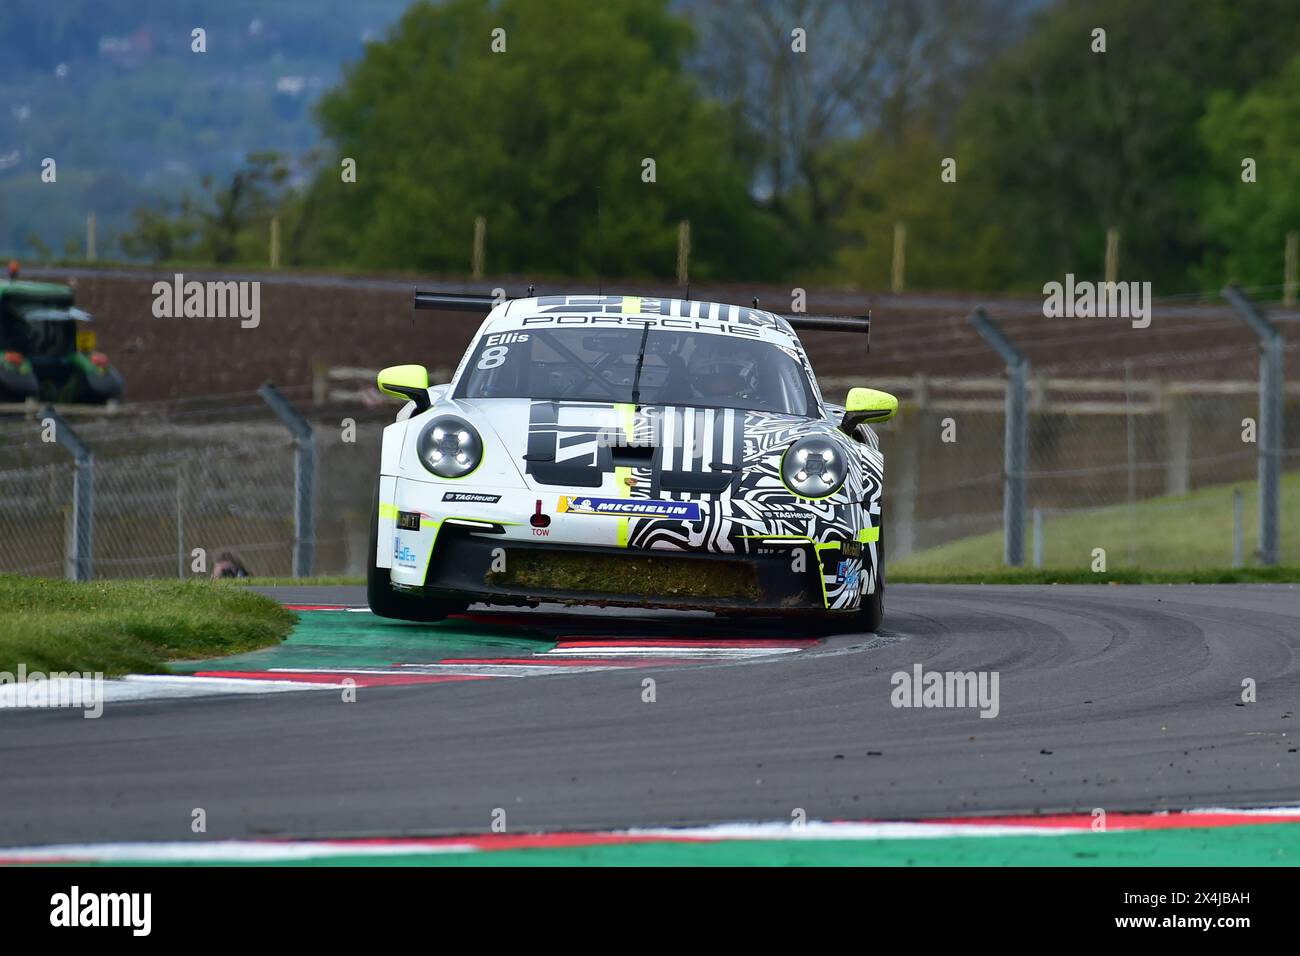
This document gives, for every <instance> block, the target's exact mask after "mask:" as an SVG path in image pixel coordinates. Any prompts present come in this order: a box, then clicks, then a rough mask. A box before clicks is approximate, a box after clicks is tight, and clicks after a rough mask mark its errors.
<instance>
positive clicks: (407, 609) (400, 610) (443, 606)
mask: <svg viewBox="0 0 1300 956" xmlns="http://www.w3.org/2000/svg"><path fill="white" fill-rule="evenodd" d="M378 552H379V486H378V485H376V486H375V498H374V502H373V503H372V505H371V508H370V558H369V560H368V561H367V569H366V570H367V573H366V602H367V603H368V604H369V605H370V612H371V613H372V614H377V615H379V616H380V617H388V618H393V619H394V620H398V621H415V622H416V623H419V624H433V623H435V622H437V621H441V620H442V619H443V618H445V617H446V616H447V615H449V614H459V613H460V612H462V611H464V610H465V608H467V607H468V606H469V604H468V602H464V601H454V600H444V599H439V598H424V597H419V596H417V595H414V594H405V593H403V592H401V591H394V590H393V584H392V581H391V580H390V579H389V576H388V568H381V567H379V566H378V564H376V563H375V562H376V557H375V556H376V555H377V554H378Z"/></svg>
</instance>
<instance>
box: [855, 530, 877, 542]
mask: <svg viewBox="0 0 1300 956" xmlns="http://www.w3.org/2000/svg"><path fill="white" fill-rule="evenodd" d="M858 540H859V541H861V542H862V543H863V544H866V543H867V542H868V541H879V540H880V529H879V528H863V529H862V530H861V531H859V532H858Z"/></svg>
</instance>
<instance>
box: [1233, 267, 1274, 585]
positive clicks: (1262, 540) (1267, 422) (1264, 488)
mask: <svg viewBox="0 0 1300 956" xmlns="http://www.w3.org/2000/svg"><path fill="white" fill-rule="evenodd" d="M1223 297H1224V298H1225V299H1227V300H1228V303H1229V304H1230V305H1231V306H1232V308H1233V309H1234V310H1235V311H1236V313H1237V314H1238V315H1239V316H1241V317H1242V319H1244V320H1245V322H1246V324H1247V325H1249V326H1250V328H1251V331H1253V332H1254V333H1255V334H1256V335H1257V336H1258V337H1259V423H1258V425H1259V427H1258V434H1257V435H1256V436H1255V437H1256V440H1257V442H1258V448H1259V453H1258V454H1259V563H1260V564H1264V565H1272V564H1277V561H1278V538H1279V510H1280V507H1281V502H1280V497H1279V494H1280V488H1281V485H1280V481H1281V478H1282V392H1283V390H1284V388H1285V385H1284V380H1285V376H1286V371H1285V366H1284V364H1283V349H1284V347H1285V341H1284V340H1283V338H1282V333H1281V332H1280V331H1279V330H1278V328H1277V326H1275V325H1274V324H1273V323H1272V322H1270V321H1269V320H1268V319H1267V318H1266V317H1265V315H1264V310H1263V309H1261V308H1260V307H1259V306H1257V305H1256V304H1255V303H1254V302H1253V301H1251V299H1250V297H1249V296H1247V295H1246V293H1244V292H1242V291H1241V289H1239V288H1238V287H1237V286H1235V285H1230V286H1228V287H1227V288H1226V289H1224V290H1223Z"/></svg>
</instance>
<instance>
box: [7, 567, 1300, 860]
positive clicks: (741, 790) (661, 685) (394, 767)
mask: <svg viewBox="0 0 1300 956" xmlns="http://www.w3.org/2000/svg"><path fill="white" fill-rule="evenodd" d="M279 596H282V597H286V598H287V592H286V593H282V594H280V595H279ZM357 599H358V592H357V590H356V589H347V588H341V589H335V588H330V589H314V590H304V589H293V591H292V600H294V601H299V602H318V601H319V602H330V603H349V602H356V601H357ZM887 608H888V609H887V613H886V626H885V627H884V628H882V630H881V633H880V635H878V636H872V635H856V636H853V635H841V636H837V637H834V638H831V639H828V640H827V641H826V642H825V643H824V644H822V645H820V646H819V647H818V648H816V649H814V650H808V651H803V652H800V653H797V654H787V655H782V656H780V657H777V658H771V659H762V660H752V661H737V662H729V663H726V664H699V665H688V666H677V667H673V668H664V669H662V670H656V669H654V668H653V667H652V668H649V669H638V670H629V671H626V672H617V671H613V672H611V671H605V672H598V673H575V674H571V675H568V674H566V675H563V676H558V677H546V678H540V679H532V678H529V679H518V680H482V681H465V682H460V683H447V684H437V685H433V686H428V685H425V686H395V687H366V688H361V689H359V691H358V698H357V701H356V702H355V703H351V704H344V703H342V702H341V701H340V699H339V696H338V695H337V694H336V693H332V692H325V691H322V692H312V693H292V694H269V695H265V696H252V697H249V696H240V697H212V698H204V699H193V700H166V701H144V702H136V703H129V704H118V705H115V706H112V707H109V708H107V709H106V710H105V713H104V716H103V717H102V718H100V719H98V720H84V719H82V717H81V714H80V712H76V711H66V710H49V711H21V712H10V713H6V714H4V715H0V766H3V768H4V771H3V773H2V774H0V844H3V845H20V844H32V843H54V842H72V841H82V840H98V841H103V840H144V839H153V840H177V839H185V838H191V839H192V838H193V835H192V834H191V830H190V821H191V819H192V817H191V814H192V812H193V810H194V809H195V808H199V807H201V808H203V809H204V810H205V811H206V814H207V834H206V836H207V838H209V839H212V838H224V837H275V836H300V837H310V836H315V837H319V836H361V835H370V836H373V835H381V834H382V835H401V834H439V833H455V832H482V831H486V830H488V829H489V827H490V825H491V823H492V814H493V811H494V810H496V809H498V808H500V809H504V810H505V811H506V813H507V815H508V820H509V827H510V829H511V830H512V831H521V830H546V829H560V828H563V829H584V828H596V827H609V828H616V827H627V826H642V825H645V826H651V825H653V826H661V825H678V824H706V823H712V822H723V821H735V820H773V821H786V822H789V821H790V820H791V816H792V813H794V812H795V811H796V809H801V810H803V811H804V813H806V815H807V818H808V819H810V820H813V819H824V820H832V819H916V818H919V817H945V816H951V815H963V814H976V813H979V814H998V813H1019V812H1025V811H1069V810H1075V811H1084V812H1087V811H1090V810H1091V809H1093V808H1096V807H1101V808H1104V809H1106V810H1107V811H1108V812H1113V811H1121V810H1152V809H1155V810H1160V809H1176V808H1191V807H1210V806H1233V807H1250V806H1269V805H1295V804H1297V803H1300V799H1298V798H1300V754H1298V753H1297V745H1300V721H1298V720H1297V718H1296V716H1295V714H1296V711H1297V710H1300V707H1298V706H1297V704H1300V587H1297V586H1287V585H1276V586H1216V587H1195V586H1174V587H1168V586H1146V587H1132V586H1125V587H1106V586H1095V587H1065V586H1058V587H1029V586H1019V587H954V586H928V585H914V586H899V585H895V586H892V587H891V588H890V591H889V596H888V602H887ZM578 618H581V619H583V620H587V621H590V620H591V619H592V618H595V619H596V620H598V621H599V622H600V626H602V627H604V628H605V631H606V633H611V632H613V630H614V628H615V626H616V625H618V624H619V623H620V622H622V621H626V620H627V618H626V616H612V615H610V614H609V613H608V612H598V613H593V612H587V614H585V615H582V614H579V615H575V620H576V619H578ZM680 620H681V619H678V623H680ZM690 624H691V625H692V626H695V627H696V628H697V629H698V628H699V626H701V625H703V626H708V625H709V621H708V620H707V619H704V620H701V619H699V618H698V617H697V618H692V619H690ZM762 633H765V634H768V635H770V636H788V635H789V633H790V632H789V631H788V630H782V629H780V628H775V629H767V630H765V631H764V632H762ZM918 663H919V664H921V665H922V666H923V667H924V668H925V669H926V670H939V671H949V670H960V671H972V670H975V671H981V670H986V671H996V672H998V674H999V676H1000V713H999V715H998V716H997V717H996V718H994V719H985V718H980V717H979V716H978V712H977V711H976V710H973V709H967V710H959V709H951V708H949V709H904V708H895V707H894V706H892V704H891V691H892V689H893V685H892V682H891V675H892V674H893V673H894V672H896V671H907V672H910V671H911V670H912V667H913V665H914V664H918ZM647 676H650V677H653V678H655V681H656V700H655V702H653V703H645V702H643V700H642V688H643V685H642V681H643V680H644V679H645V678H646V677H647ZM1246 678H1251V679H1253V680H1254V681H1255V682H1256V686H1257V702H1255V703H1243V702H1242V699H1241V695H1242V681H1243V680H1244V679H1246Z"/></svg>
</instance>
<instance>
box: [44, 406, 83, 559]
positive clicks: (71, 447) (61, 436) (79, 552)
mask: <svg viewBox="0 0 1300 956" xmlns="http://www.w3.org/2000/svg"><path fill="white" fill-rule="evenodd" d="M40 425H41V427H42V428H47V427H50V426H53V428H54V440H55V441H56V442H58V443H59V444H60V445H62V446H63V447H64V448H66V449H67V450H68V451H69V452H70V453H71V455H72V468H73V471H72V531H71V534H69V535H68V538H67V544H66V546H65V550H64V567H65V573H66V575H67V578H68V580H69V581H89V580H90V579H91V577H92V576H93V575H94V572H95V567H94V551H95V456H94V455H93V454H91V451H90V448H89V447H87V445H86V443H85V442H83V441H82V440H81V438H80V437H79V436H78V435H77V433H76V432H75V431H73V430H72V426H71V425H69V424H68V423H67V422H66V421H65V420H64V419H63V416H62V415H60V414H59V413H58V412H57V411H55V410H54V407H53V406H52V405H46V406H45V407H44V408H43V409H41V413H40Z"/></svg>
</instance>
